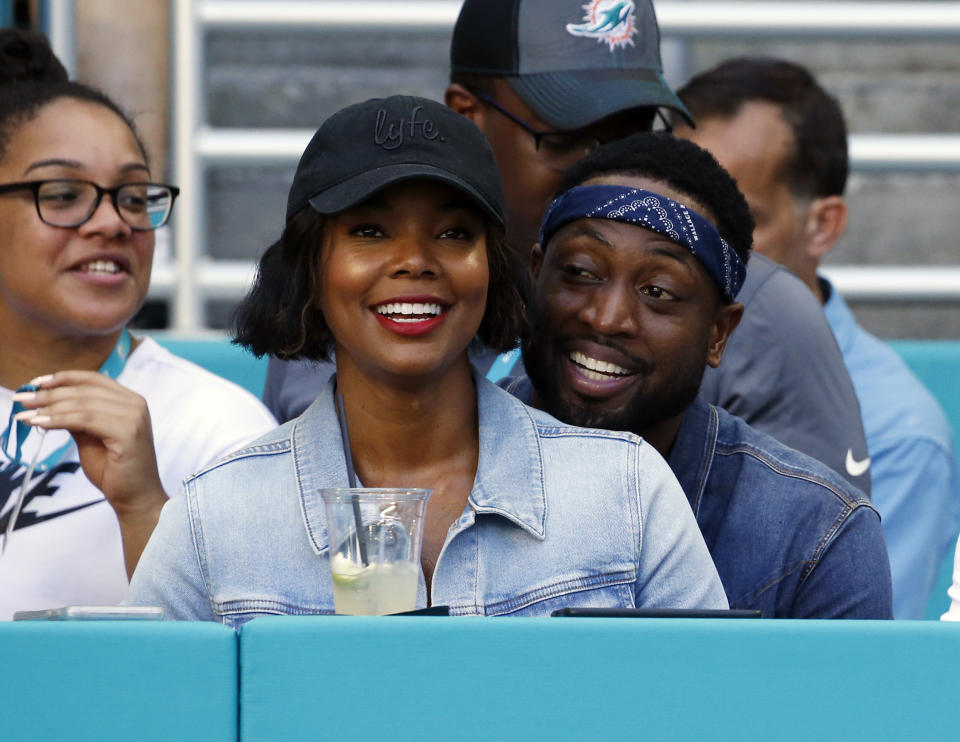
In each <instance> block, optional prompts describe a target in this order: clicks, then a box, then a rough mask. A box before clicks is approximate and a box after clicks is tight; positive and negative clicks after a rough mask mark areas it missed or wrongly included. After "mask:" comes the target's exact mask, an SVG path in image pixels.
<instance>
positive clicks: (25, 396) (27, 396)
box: [11, 392, 37, 402]
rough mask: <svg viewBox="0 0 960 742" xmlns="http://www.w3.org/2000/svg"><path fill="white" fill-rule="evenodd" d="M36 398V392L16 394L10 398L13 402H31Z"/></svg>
mask: <svg viewBox="0 0 960 742" xmlns="http://www.w3.org/2000/svg"><path fill="white" fill-rule="evenodd" d="M36 398H37V393H36V392H17V393H15V394H14V395H13V397H11V399H13V401H14V402H32V401H33V400H34V399H36Z"/></svg>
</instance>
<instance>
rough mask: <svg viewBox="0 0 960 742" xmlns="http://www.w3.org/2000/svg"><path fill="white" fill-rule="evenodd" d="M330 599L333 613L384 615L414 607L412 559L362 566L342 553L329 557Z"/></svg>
mask: <svg viewBox="0 0 960 742" xmlns="http://www.w3.org/2000/svg"><path fill="white" fill-rule="evenodd" d="M330 573H331V575H332V577H333V603H334V606H335V608H336V611H337V613H339V614H344V615H350V616H385V615H387V614H389V613H402V612H403V611H412V610H414V609H415V608H416V607H417V578H418V577H419V575H420V570H419V569H418V568H417V565H416V564H414V563H413V562H402V561H400V562H374V563H372V564H369V565H367V566H366V567H364V566H362V565H360V564H357V563H356V562H354V561H351V560H350V559H348V558H346V557H345V556H343V555H342V554H334V555H333V558H332V559H331V560H330Z"/></svg>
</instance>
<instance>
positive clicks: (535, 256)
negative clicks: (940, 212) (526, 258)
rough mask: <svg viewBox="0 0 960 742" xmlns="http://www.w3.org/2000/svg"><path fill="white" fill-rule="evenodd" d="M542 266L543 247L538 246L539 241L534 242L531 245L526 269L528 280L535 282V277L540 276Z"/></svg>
mask: <svg viewBox="0 0 960 742" xmlns="http://www.w3.org/2000/svg"><path fill="white" fill-rule="evenodd" d="M542 267H543V248H542V247H540V243H539V242H538V243H536V244H535V245H534V246H533V249H532V250H531V251H530V265H529V266H528V270H529V273H530V282H531V283H536V281H537V278H538V277H539V276H540V269H541V268H542Z"/></svg>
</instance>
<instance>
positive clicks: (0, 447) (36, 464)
mask: <svg viewBox="0 0 960 742" xmlns="http://www.w3.org/2000/svg"><path fill="white" fill-rule="evenodd" d="M130 342H131V341H130V333H129V332H127V330H126V328H124V330H123V332H121V333H120V339H119V340H118V341H117V344H116V346H115V347H114V349H113V350H112V351H110V355H109V356H107V360H106V361H104V362H103V365H102V366H101V367H100V373H101V374H103V375H104V376H109V377H110V378H111V379H116V378H117V377H118V376H120V374H121V373H122V372H123V369H124V367H125V366H126V365H127V358H129V356H130ZM17 391H18V392H22V391H32V392H35V391H37V387H36V386H35V385H32V384H24V385H23V386H22V387H20V388H19V389H17ZM23 410H24V407H23V405H21V404H20V403H19V402H14V403H13V406H12V407H11V408H10V419H9V421H8V422H7V427H6V428H5V429H4V430H3V432H2V433H0V451H2V452H3V454H4V455H7V445H8V443H9V441H10V432H11V429H12V430H13V431H14V433H15V438H16V442H17V446H16V450H15V451H14V454H13V456H12V457H11V458H10V461H9V463H8V464H7V465H6V467H10V468H14V469H15V468H17V467H19V466H21V465H22V461H21V456H22V453H23V444H24V442H25V441H26V440H27V436H29V435H30V430H31V426H30V425H27V424H26V423H25V422H21V421H19V420H14V419H13V416H14V415H16V414H17V413H18V412H22V411H23ZM46 435H47V431H46V429H42V430H41V431H40V440H39V441H37V452H36V453H35V454H34V455H33V459H32V460H31V461H30V465H29V466H28V467H27V471H26V474H24V476H23V482H22V483H21V485H20V492H19V494H18V495H17V501H16V503H14V506H13V510H12V511H10V520H9V521H8V522H7V530H6V532H5V533H4V536H3V546H2V547H0V556H3V554H4V552H6V550H7V544H8V543H10V536H11V534H12V533H13V529H14V526H15V525H16V522H17V518H18V517H19V516H20V510H21V509H22V508H23V503H24V500H25V499H26V496H27V492H29V491H30V484H31V482H32V480H33V474H34V472H35V471H39V472H41V473H44V472H47V471H49V470H50V469H52V468H53V467H55V466H56V465H57V464H59V463H60V459H62V458H63V457H64V455H65V454H66V453H67V451H69V450H70V448H72V447H73V439H72V438H71V439H70V440H69V441H67V442H66V443H65V444H64V445H62V446H60V448H58V449H57V450H56V451H54V452H53V453H51V454H50V455H48V456H47V457H46V458H45V459H44V460H43V461H39V458H40V449H41V448H42V447H43V441H44V438H45V437H46ZM6 467H4V468H6Z"/></svg>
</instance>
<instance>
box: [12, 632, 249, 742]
mask: <svg viewBox="0 0 960 742" xmlns="http://www.w3.org/2000/svg"><path fill="white" fill-rule="evenodd" d="M0 699H2V707H3V713H2V715H0V739H3V740H9V741H10V742H14V740H71V741H72V742H85V741H86V740H89V741H90V742H103V741H104V740H138V742H152V741H153V740H156V742H168V741H169V740H194V739H196V740H204V741H205V742H233V741H234V740H236V739H237V733H238V726H237V700H238V696H237V639H236V634H235V633H234V632H233V631H231V630H230V629H227V628H225V627H223V626H221V625H219V624H212V623H210V624H203V623H173V622H153V621H20V622H13V623H10V622H6V623H4V622H0Z"/></svg>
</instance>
